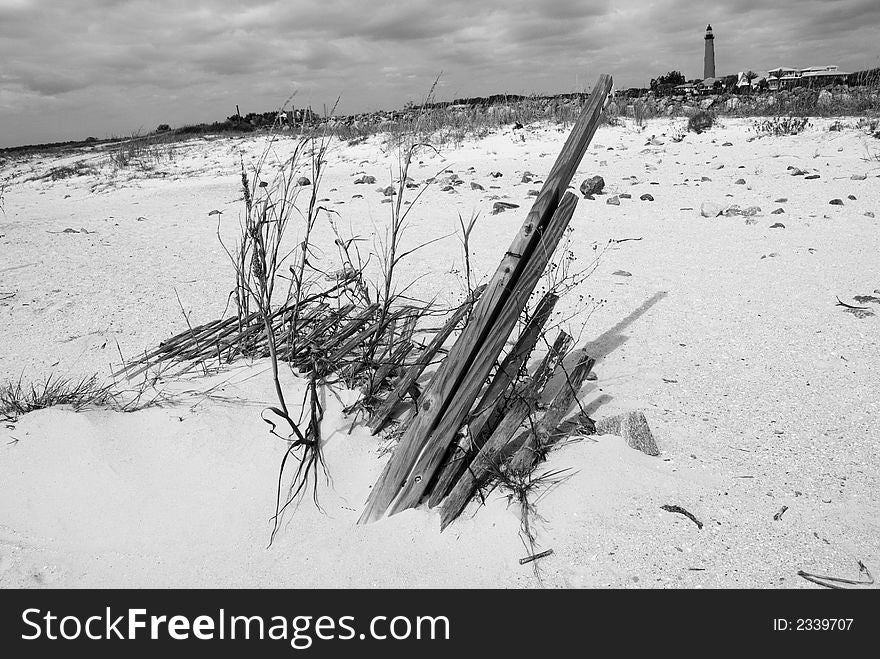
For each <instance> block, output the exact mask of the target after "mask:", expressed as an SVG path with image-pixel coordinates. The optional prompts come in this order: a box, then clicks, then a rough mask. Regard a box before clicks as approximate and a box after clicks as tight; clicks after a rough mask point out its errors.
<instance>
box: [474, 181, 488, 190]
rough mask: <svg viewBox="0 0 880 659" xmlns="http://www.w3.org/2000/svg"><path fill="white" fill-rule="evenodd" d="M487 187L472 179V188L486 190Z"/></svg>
mask: <svg viewBox="0 0 880 659" xmlns="http://www.w3.org/2000/svg"><path fill="white" fill-rule="evenodd" d="M485 189H486V188H484V187H483V186H482V185H480V184H479V183H474V182H473V181H471V190H485Z"/></svg>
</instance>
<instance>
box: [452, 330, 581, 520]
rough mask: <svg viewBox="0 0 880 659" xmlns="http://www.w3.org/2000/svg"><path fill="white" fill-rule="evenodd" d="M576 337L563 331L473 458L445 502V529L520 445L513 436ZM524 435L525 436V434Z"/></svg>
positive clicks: (527, 416)
mask: <svg viewBox="0 0 880 659" xmlns="http://www.w3.org/2000/svg"><path fill="white" fill-rule="evenodd" d="M572 341H573V339H572V338H571V336H569V335H568V334H566V333H565V332H560V333H559V336H558V337H557V339H556V341H555V342H554V344H553V347H552V348H551V349H550V351H549V352H548V353H547V356H546V357H545V358H544V361H543V362H541V365H540V366H539V367H538V368H537V369H536V370H535V374H534V376H533V377H532V378H531V379H530V380H529V382H528V383H527V384H526V385H525V387H524V389H523V390H522V391H521V392H520V393H519V394H518V395H517V400H516V401H515V402H514V403H513V404H512V405H511V406H510V409H509V410H508V411H507V414H505V415H504V418H503V419H502V420H501V423H499V424H498V427H497V428H496V429H495V432H493V433H492V436H491V437H490V438H489V439H488V441H486V443H485V444H484V445H483V447H482V448H481V449H480V451H479V453H477V455H476V457H474V459H473V461H471V464H470V465H469V466H468V468H467V469H466V470H465V471H464V473H463V474H462V475H461V478H460V479H459V480H458V482H456V484H455V486H454V487H453V488H452V491H451V492H450V493H449V496H448V497H446V499H445V501H444V502H443V506H442V508H441V511H440V529H441V530H442V529H445V528H446V527H447V526H448V525H449V524H450V523H451V522H452V521H453V520H454V519H455V518H456V517H458V516H459V515H460V514H461V511H462V510H464V507H465V506H466V505H467V502H468V501H470V500H471V497H473V496H474V493H475V492H476V491H477V488H478V487H480V486H481V485H482V484H483V483H484V482H485V481H486V479H487V477H488V476H489V474H490V470H491V468H492V466H493V465H496V466H497V465H499V464H500V463H501V461H502V460H503V459H504V458H505V457H507V456H509V455H512V454H513V452H514V451H515V450H517V449H518V448H519V447H518V446H516V445H511V444H510V440H511V439H512V438H513V437H514V435H515V433H516V431H517V430H519V428H520V426H522V424H523V423H524V422H525V421H526V420H527V419H528V418H529V417H530V416H531V415H532V414H534V413H535V411H536V409H537V403H538V399H539V398H540V395H541V391H542V390H543V389H544V386H545V385H546V384H547V381H548V380H549V379H550V376H551V375H552V374H553V371H554V370H555V369H556V367H557V366H558V365H559V364H560V363H561V362H562V360H563V359H564V358H565V355H566V353H567V352H568V348H569V347H570V346H571V343H572ZM522 439H523V440H524V439H525V437H523V438H522Z"/></svg>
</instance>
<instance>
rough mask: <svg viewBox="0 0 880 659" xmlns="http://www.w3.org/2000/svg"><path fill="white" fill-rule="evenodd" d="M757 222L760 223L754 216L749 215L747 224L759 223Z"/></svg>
mask: <svg viewBox="0 0 880 659" xmlns="http://www.w3.org/2000/svg"><path fill="white" fill-rule="evenodd" d="M757 223H758V220H756V219H755V218H754V217H747V218H746V224H747V225H750V224H757Z"/></svg>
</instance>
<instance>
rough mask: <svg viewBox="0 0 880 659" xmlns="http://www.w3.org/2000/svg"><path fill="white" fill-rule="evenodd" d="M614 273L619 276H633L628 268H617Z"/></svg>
mask: <svg viewBox="0 0 880 659" xmlns="http://www.w3.org/2000/svg"><path fill="white" fill-rule="evenodd" d="M611 274H612V275H617V276H618V277H632V273H631V272H627V271H626V270H615V271H614V272H612V273H611Z"/></svg>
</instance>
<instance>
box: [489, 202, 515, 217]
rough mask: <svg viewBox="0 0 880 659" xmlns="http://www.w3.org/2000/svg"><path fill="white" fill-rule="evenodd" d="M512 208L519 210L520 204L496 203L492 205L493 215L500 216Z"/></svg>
mask: <svg viewBox="0 0 880 659" xmlns="http://www.w3.org/2000/svg"><path fill="white" fill-rule="evenodd" d="M511 208H519V204H511V203H510V202H509V201H496V202H495V203H494V204H492V215H498V213H503V212H504V211H506V210H508V209H511Z"/></svg>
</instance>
